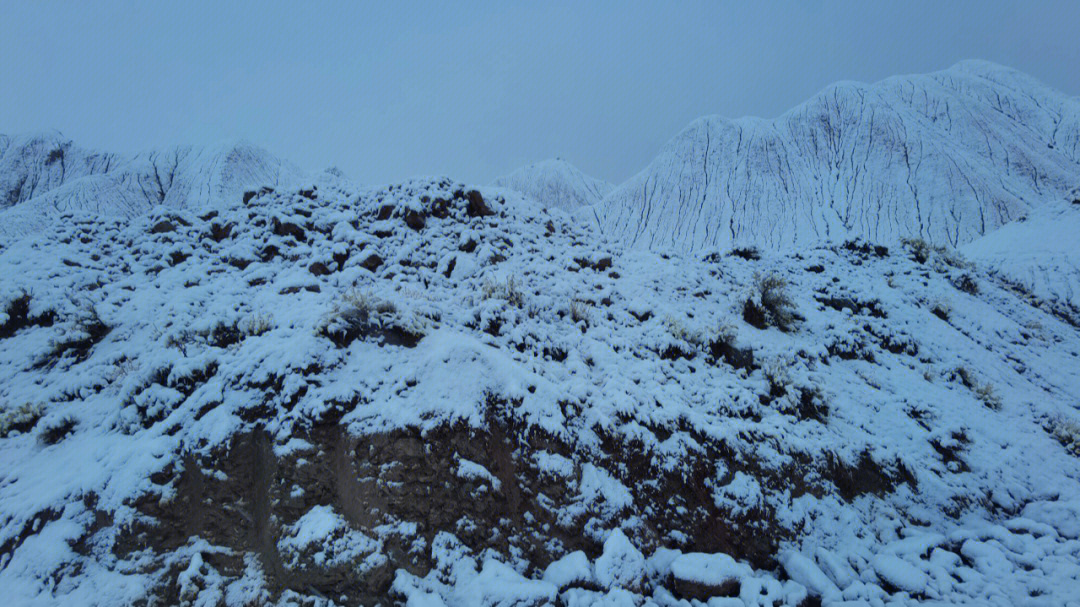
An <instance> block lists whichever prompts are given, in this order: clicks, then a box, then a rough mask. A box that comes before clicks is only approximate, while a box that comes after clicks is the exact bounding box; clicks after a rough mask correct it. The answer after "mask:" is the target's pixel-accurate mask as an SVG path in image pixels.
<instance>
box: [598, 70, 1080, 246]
mask: <svg viewBox="0 0 1080 607" xmlns="http://www.w3.org/2000/svg"><path fill="white" fill-rule="evenodd" d="M1077 185H1080V101H1078V100H1077V98H1070V97H1067V96H1065V95H1063V94H1061V93H1059V92H1056V91H1054V90H1051V89H1049V88H1047V87H1046V86H1044V85H1042V84H1040V83H1039V82H1037V81H1036V80H1034V79H1033V78H1031V77H1029V76H1026V75H1024V74H1021V73H1019V72H1016V71H1014V70H1011V69H1008V68H1005V67H1001V66H998V65H994V64H991V63H986V62H976V61H967V62H963V63H959V64H957V65H955V66H953V67H951V68H949V69H947V70H944V71H941V72H935V73H932V74H925V75H913V76H897V77H893V78H888V79H886V80H882V81H881V82H878V83H876V84H862V83H856V82H842V83H838V84H834V85H832V86H830V87H828V88H826V89H825V90H824V91H822V92H820V93H819V94H817V95H815V96H814V97H813V98H811V99H810V100H808V101H806V102H805V103H803V104H802V105H800V106H798V107H796V108H794V109H792V110H790V111H789V112H787V113H786V114H784V115H783V116H780V117H779V118H776V119H773V120H764V119H760V118H741V119H737V120H731V119H727V118H721V117H716V116H710V117H705V118H701V119H699V120H696V121H695V122H693V123H692V124H690V126H689V127H687V128H686V129H685V130H684V131H683V132H681V133H679V135H677V136H676V137H675V138H674V139H673V140H671V141H670V142H669V143H668V144H667V145H665V146H664V148H663V149H662V150H661V152H660V154H659V155H658V156H657V157H656V158H655V159H654V160H653V161H652V162H651V163H650V164H649V166H648V167H646V169H645V170H644V171H642V172H641V173H639V174H638V175H636V176H635V177H633V178H631V179H630V180H629V181H627V182H626V183H623V184H622V185H620V186H619V187H618V188H616V189H615V190H614V191H612V192H611V193H610V194H609V195H607V196H606V197H605V198H604V199H603V201H601V202H600V203H599V204H598V205H597V206H596V208H595V214H594V215H595V217H596V220H595V221H597V223H598V224H599V226H600V227H601V229H602V230H603V231H604V232H605V233H606V234H608V235H609V236H611V237H613V238H615V239H617V240H619V241H624V242H628V243H631V244H632V245H634V246H637V247H648V248H661V249H675V250H683V251H698V250H702V249H707V248H713V247H719V248H724V247H731V246H733V245H756V246H759V247H764V248H771V249H782V248H789V247H805V246H807V245H810V244H814V243H820V242H826V241H833V242H835V241H841V240H844V239H848V238H853V237H862V238H865V239H868V240H872V241H875V242H881V243H885V244H888V243H894V242H896V241H898V240H899V239H901V238H903V237H921V238H924V239H926V240H927V241H930V242H932V243H935V244H948V245H952V246H956V245H960V244H963V243H967V242H971V241H973V240H975V239H977V238H979V237H980V236H982V235H983V234H985V233H987V232H990V231H992V230H994V229H995V228H997V227H999V226H1001V225H1003V224H1005V223H1008V222H1010V221H1012V220H1014V219H1016V218H1018V217H1020V216H1023V215H1026V214H1028V213H1029V212H1031V211H1032V210H1033V209H1036V208H1039V207H1041V206H1044V205H1046V204H1048V203H1051V202H1059V201H1065V200H1066V199H1067V197H1068V195H1069V192H1070V191H1071V190H1072V189H1073V188H1075V187H1076V186H1077Z"/></svg>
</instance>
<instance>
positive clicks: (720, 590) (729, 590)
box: [672, 578, 742, 602]
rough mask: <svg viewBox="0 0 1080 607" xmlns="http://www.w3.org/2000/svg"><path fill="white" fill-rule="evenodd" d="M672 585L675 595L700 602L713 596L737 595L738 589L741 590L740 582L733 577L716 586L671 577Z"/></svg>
mask: <svg viewBox="0 0 1080 607" xmlns="http://www.w3.org/2000/svg"><path fill="white" fill-rule="evenodd" d="M672 586H674V588H673V589H672V590H674V594H675V596H677V597H679V598H683V599H687V600H694V601H702V602H705V601H708V600H709V599H711V598H712V597H714V596H722V597H733V596H739V591H740V590H742V584H741V583H740V582H739V580H737V579H735V578H732V579H729V580H726V581H724V583H722V584H720V585H718V586H716V585H713V584H704V583H702V582H697V581H694V580H684V579H680V578H673V580H672Z"/></svg>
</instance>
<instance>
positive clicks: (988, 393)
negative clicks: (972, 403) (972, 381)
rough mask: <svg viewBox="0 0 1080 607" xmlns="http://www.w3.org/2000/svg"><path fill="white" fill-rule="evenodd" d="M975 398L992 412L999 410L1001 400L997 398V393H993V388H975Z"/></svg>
mask: <svg viewBox="0 0 1080 607" xmlns="http://www.w3.org/2000/svg"><path fill="white" fill-rule="evenodd" d="M975 397H976V398H978V399H979V400H981V401H982V402H983V404H984V405H986V406H987V407H990V408H991V409H993V410H994V411H998V410H1000V409H1001V399H1000V398H999V397H998V395H997V392H995V391H994V386H992V385H990V384H982V385H981V386H978V387H976V388H975Z"/></svg>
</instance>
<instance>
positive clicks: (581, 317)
mask: <svg viewBox="0 0 1080 607" xmlns="http://www.w3.org/2000/svg"><path fill="white" fill-rule="evenodd" d="M570 320H573V321H574V324H578V323H580V322H585V323H586V324H588V322H589V306H588V304H586V303H585V302H583V301H580V300H577V299H573V300H570Z"/></svg>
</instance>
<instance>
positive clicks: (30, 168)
mask: <svg viewBox="0 0 1080 607" xmlns="http://www.w3.org/2000/svg"><path fill="white" fill-rule="evenodd" d="M1076 104H1077V101H1076V100H1075V99H1066V98H1064V97H1062V96H1061V95H1059V94H1057V93H1054V92H1052V91H1049V90H1046V89H1045V88H1044V87H1042V86H1041V85H1039V84H1037V83H1036V82H1034V81H1032V80H1031V79H1029V78H1027V77H1024V76H1022V75H1020V74H1017V73H1015V72H1012V71H1009V70H1006V69H1004V68H1000V67H998V66H993V65H989V64H984V63H964V64H960V65H958V66H955V67H953V68H951V69H949V70H946V71H944V72H939V73H936V74H930V75H926V76H911V77H903V78H894V79H890V80H886V81H883V82H880V83H877V84H875V85H858V84H842V85H837V86H835V87H832V88H830V89H828V90H826V91H825V92H823V93H822V94H821V95H819V96H818V97H815V98H814V99H813V100H811V101H809V102H807V103H806V104H804V105H803V106H800V107H799V108H796V109H795V110H792V111H791V112H789V113H788V114H786V115H785V116H784V117H781V118H780V119H777V120H773V121H765V120H756V119H743V120H738V121H727V120H722V119H717V118H706V119H702V120H700V121H698V122H695V123H694V124H693V125H692V126H691V127H690V128H689V129H688V130H687V131H685V132H684V133H682V134H681V135H680V136H679V137H677V138H676V139H675V140H673V141H672V142H671V143H670V144H669V145H668V146H667V148H666V149H665V151H664V153H663V154H661V156H660V157H658V158H657V160H656V161H654V162H653V163H652V164H651V165H650V167H649V168H648V169H646V171H645V172H643V173H642V174H640V175H638V176H637V177H635V178H633V179H632V180H631V181H630V182H628V183H626V184H623V185H622V186H620V187H619V188H617V189H614V190H610V185H608V184H605V183H603V182H600V181H597V180H594V179H591V178H588V177H586V176H584V175H582V174H581V173H580V172H579V171H577V169H574V168H573V167H572V166H570V165H569V164H567V163H565V162H563V161H560V160H555V161H547V162H543V163H539V164H536V165H532V166H530V167H526V168H524V169H521V170H519V171H517V172H515V173H513V174H512V175H510V176H507V177H506V178H502V179H500V180H498V182H497V184H496V185H495V186H493V187H490V188H484V187H479V188H476V187H471V186H468V185H465V184H461V183H457V182H454V181H452V180H450V179H446V178H438V179H416V180H410V181H406V182H403V183H396V184H391V185H387V186H381V187H376V188H361V187H358V186H356V185H354V184H352V183H350V182H349V181H348V180H347V179H345V178H344V176H343V175H342V173H341V172H340V171H337V170H334V169H331V170H327V171H326V172H323V173H319V174H314V175H306V174H302V173H300V172H299V171H297V170H296V169H294V168H292V167H291V166H290V165H288V164H287V163H285V162H283V161H280V160H277V159H275V158H273V157H272V156H270V155H269V154H267V153H266V152H263V151H261V150H259V149H257V148H254V147H252V146H249V145H244V144H223V145H219V146H212V147H208V148H191V147H184V148H168V149H166V150H164V151H161V152H154V153H148V154H142V155H135V156H130V157H121V156H119V155H115V154H105V153H96V152H90V151H86V150H82V149H80V148H78V147H77V146H75V145H74V144H73V143H71V142H69V141H67V140H65V139H63V138H62V137H60V136H59V135H55V134H46V135H33V136H20V137H0V207H2V208H0V463H2V465H0V588H2V589H3V595H4V601H5V603H6V604H7V603H10V604H16V605H103V606H104V605H110V606H111V605H128V604H139V605H153V604H164V605H192V606H195V605H199V606H202V605H226V606H229V607H232V606H234V605H235V606H241V605H252V604H261V605H281V606H285V605H290V606H292V605H307V606H314V607H330V606H333V605H357V604H362V605H400V604H404V605H412V606H415V605H430V606H435V607H466V606H473V605H489V606H507V607H509V606H518V607H522V606H534V605H535V606H540V605H555V606H570V605H573V606H582V607H584V606H590V605H596V606H600V605H609V606H610V605H618V606H633V607H644V606H646V605H650V606H656V607H697V606H699V605H706V604H707V605H710V606H712V605H745V606H766V605H768V606H771V607H775V606H778V605H788V606H801V607H806V606H809V605H819V604H823V605H831V604H836V605H843V604H848V605H850V604H859V605H864V604H869V605H883V604H895V605H910V604H918V603H932V604H947V605H956V604H970V605H984V604H1006V605H1021V604H1032V605H1035V604H1038V605H1066V604H1069V601H1074V600H1075V597H1077V596H1080V300H1078V297H1080V296H1078V293H1080V259H1078V251H1080V248H1078V247H1077V246H1076V244H1075V243H1076V234H1077V233H1080V195H1078V193H1080V190H1077V189H1076V186H1077V184H1076V179H1077V178H1078V176H1080V171H1078V170H1077V167H1078V166H1080V164H1078V161H1080V143H1078V135H1080V132H1078V129H1077V112H1076ZM609 190H610V191H609ZM605 192H606V195H605ZM554 209H560V211H556V210H554ZM562 211H569V212H568V213H565V212H562ZM601 230H602V232H601ZM853 235H859V236H863V237H865V239H864V240H860V239H852V238H850V237H851V236H853ZM904 237H911V238H907V239H905V240H904V242H903V243H902V244H899V243H898V241H899V240H900V239H901V238H904ZM957 244H959V245H961V246H959V247H955V246H954V245H957ZM650 249H653V250H650ZM792 249H794V250H792Z"/></svg>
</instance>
